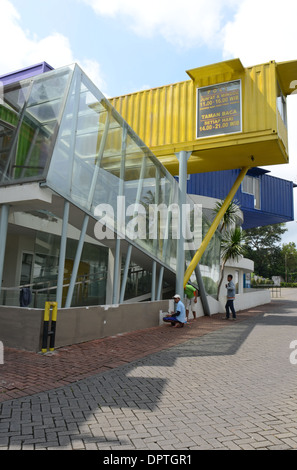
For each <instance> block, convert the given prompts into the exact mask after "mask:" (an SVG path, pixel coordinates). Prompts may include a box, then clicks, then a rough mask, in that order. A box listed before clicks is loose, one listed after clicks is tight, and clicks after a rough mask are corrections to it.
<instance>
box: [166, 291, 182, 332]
mask: <svg viewBox="0 0 297 470" xmlns="http://www.w3.org/2000/svg"><path fill="white" fill-rule="evenodd" d="M173 298H174V303H175V304H176V308H175V313H174V312H172V313H171V315H167V317H164V318H163V321H165V322H170V323H171V325H172V326H174V327H175V328H182V327H183V326H184V324H185V323H186V321H187V320H186V311H185V306H184V304H183V302H182V301H181V299H180V295H179V294H175V296H174V297H173Z"/></svg>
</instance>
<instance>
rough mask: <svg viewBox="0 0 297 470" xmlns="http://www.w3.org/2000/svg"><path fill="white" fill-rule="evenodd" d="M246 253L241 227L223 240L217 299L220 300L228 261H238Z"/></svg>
mask: <svg viewBox="0 0 297 470" xmlns="http://www.w3.org/2000/svg"><path fill="white" fill-rule="evenodd" d="M243 253H244V235H243V233H242V230H241V228H240V227H235V228H233V229H231V230H229V231H227V232H226V234H225V235H224V236H223V238H222V240H221V260H222V265H221V273H220V281H219V284H218V293H217V299H218V300H219V293H220V288H221V284H222V281H223V275H224V267H225V264H226V262H227V261H228V260H230V259H231V260H238V258H239V257H240V256H243Z"/></svg>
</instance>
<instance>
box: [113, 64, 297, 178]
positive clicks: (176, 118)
mask: <svg viewBox="0 0 297 470" xmlns="http://www.w3.org/2000/svg"><path fill="white" fill-rule="evenodd" d="M187 73H188V75H189V76H190V80H187V81H184V82H180V83H175V84H171V85H165V86H163V87H160V88H153V89H150V90H144V91H139V92H136V93H132V94H129V95H126V96H120V97H116V98H112V99H111V100H110V101H111V104H112V105H113V106H114V107H115V108H116V110H117V111H118V112H119V113H120V114H121V115H122V116H123V118H124V119H125V120H126V121H127V122H128V124H129V125H130V126H131V127H132V128H133V129H134V131H135V132H136V134H137V135H138V136H139V137H140V138H141V139H142V140H143V141H144V143H145V144H146V145H147V146H148V147H150V149H151V150H152V152H153V153H154V154H155V155H156V156H157V157H158V158H159V160H160V161H161V162H162V164H163V165H164V166H165V167H166V168H167V169H168V170H169V171H170V172H171V173H172V174H173V175H176V174H178V160H177V158H176V156H175V154H176V153H177V152H179V151H181V150H186V151H191V152H192V154H191V157H190V159H189V161H188V173H199V172H205V171H216V170H226V169H232V168H241V167H252V166H263V165H265V166H266V165H275V164H282V163H288V159H289V157H288V134H287V121H286V97H287V95H289V94H291V93H293V92H294V88H291V86H292V83H293V80H294V79H296V78H297V61H290V62H283V63H276V62H274V61H271V62H268V63H265V64H260V65H256V66H252V67H247V68H244V67H243V65H242V63H241V61H240V60H239V59H233V60H229V61H225V62H220V63H218V64H212V65H208V66H205V67H199V68H195V69H192V70H189V71H187Z"/></svg>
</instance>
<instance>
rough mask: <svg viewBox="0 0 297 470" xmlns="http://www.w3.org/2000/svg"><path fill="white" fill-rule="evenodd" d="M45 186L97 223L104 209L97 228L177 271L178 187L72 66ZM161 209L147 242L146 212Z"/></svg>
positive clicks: (117, 115)
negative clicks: (106, 229)
mask: <svg viewBox="0 0 297 470" xmlns="http://www.w3.org/2000/svg"><path fill="white" fill-rule="evenodd" d="M47 184H48V185H49V186H50V187H51V188H52V189H54V190H55V191H56V192H58V193H59V194H61V195H63V196H65V197H67V198H68V199H69V200H71V201H72V202H73V203H75V205H77V206H78V207H79V208H81V209H82V210H84V211H85V212H87V213H90V215H92V216H93V217H95V218H96V219H97V220H99V221H100V220H101V219H103V215H102V216H98V215H97V213H98V212H99V211H98V212H97V208H98V207H99V205H100V204H104V205H105V206H106V205H108V207H109V209H110V212H109V218H108V223H107V217H105V220H104V224H103V222H102V225H108V224H109V226H110V228H112V229H113V232H114V231H115V232H117V231H120V232H121V234H122V235H123V236H125V238H128V239H129V238H130V239H131V240H132V241H133V243H134V244H135V245H137V246H138V247H139V248H141V249H142V250H143V251H145V252H146V253H148V254H151V255H153V256H155V257H156V258H157V259H160V261H162V262H163V263H164V264H166V265H167V266H169V267H171V268H172V269H176V248H177V235H178V233H177V229H178V224H179V219H178V216H179V214H178V211H177V210H176V209H178V201H179V187H178V184H177V182H176V180H175V179H174V178H173V177H172V176H171V175H170V174H169V173H168V172H167V171H166V170H165V168H164V167H162V165H161V164H160V162H159V161H158V160H157V158H156V157H155V156H154V155H152V153H151V152H150V150H149V149H148V148H147V147H146V146H145V145H144V144H143V142H142V141H140V139H139V138H138V137H137V136H136V135H135V134H134V132H133V131H132V129H131V128H129V126H128V125H127V123H126V122H125V121H123V119H122V118H121V116H120V115H119V114H118V113H117V112H116V111H115V110H114V109H113V108H112V107H111V105H110V104H109V103H108V101H107V100H106V99H105V98H104V97H103V95H102V94H101V93H100V91H99V90H98V89H96V88H95V87H94V85H92V84H91V82H89V81H88V79H87V78H86V76H85V75H84V73H83V72H82V71H81V70H80V69H79V67H77V66H76V67H75V71H74V77H73V81H72V86H71V89H70V92H69V94H68V99H67V103H66V107H65V112H64V114H63V118H62V121H61V125H60V128H59V133H58V137H57V141H56V145H55V149H54V152H53V156H52V159H51V163H50V168H49V172H48V175H47ZM119 196H121V197H122V200H123V202H124V206H122V205H119V199H118V197H119ZM135 203H138V204H139V205H140V206H139V209H141V210H140V212H139V211H138V210H137V207H136V206H135ZM189 203H190V202H189ZM162 204H163V205H164V206H165V211H164V214H163V213H162V215H163V218H162V217H161V215H160V213H159V214H158V215H157V226H156V231H155V232H154V233H155V234H156V236H155V237H151V236H150V229H151V220H150V213H149V211H150V206H152V205H157V206H160V205H162ZM192 205H193V204H192ZM118 211H119V212H118ZM101 214H102V212H101ZM100 217H101V218H100ZM120 219H122V220H123V221H124V223H123V224H122V226H123V227H118V220H120ZM200 225H201V224H200ZM122 228H123V230H124V233H122ZM102 232H104V230H103V231H102Z"/></svg>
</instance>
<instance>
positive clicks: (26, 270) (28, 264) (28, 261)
mask: <svg viewBox="0 0 297 470" xmlns="http://www.w3.org/2000/svg"><path fill="white" fill-rule="evenodd" d="M32 266H33V254H32V253H23V257H22V269H21V280H20V285H21V286H24V285H27V284H31V274H32Z"/></svg>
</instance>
